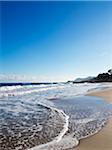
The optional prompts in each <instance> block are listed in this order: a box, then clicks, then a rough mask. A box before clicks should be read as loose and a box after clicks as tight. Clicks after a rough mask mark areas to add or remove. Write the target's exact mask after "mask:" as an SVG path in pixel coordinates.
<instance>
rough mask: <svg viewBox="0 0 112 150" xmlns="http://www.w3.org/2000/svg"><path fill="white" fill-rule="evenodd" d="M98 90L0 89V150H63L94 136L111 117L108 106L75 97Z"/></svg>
mask: <svg viewBox="0 0 112 150" xmlns="http://www.w3.org/2000/svg"><path fill="white" fill-rule="evenodd" d="M100 86H101V85H99V84H97V85H96V84H92V85H91V84H89V85H87V84H85V85H82V84H81V85H59V86H48V87H47V86H41V87H40V88H39V87H22V88H20V87H19V88H17V89H16V87H15V88H14V87H13V88H12V89H10V90H9V87H8V88H7V89H8V91H7V89H6V88H5V89H3V88H2V90H1V93H0V95H1V98H0V150H14V149H17V150H25V149H29V148H32V147H33V148H32V150H41V149H42V150H62V149H63V150H64V149H66V148H70V147H73V146H76V145H77V144H78V141H79V140H80V139H82V138H85V137H88V136H90V135H92V134H95V133H96V132H98V131H99V130H100V129H101V128H102V127H103V126H104V125H105V123H106V121H107V120H108V118H109V117H111V116H112V105H110V104H107V103H106V102H105V101H103V100H101V99H100V98H95V97H94V98H93V97H89V96H76V95H82V93H83V94H84V93H86V92H87V91H88V90H89V89H94V88H98V87H100ZM106 86H107V85H106ZM104 87H105V86H104ZM7 92H8V94H7ZM4 93H5V95H4ZM68 117H69V120H68ZM65 133H66V134H65ZM57 141H58V142H57ZM45 143H46V144H45ZM65 143H66V144H65ZM37 145H40V146H37ZM35 146H36V147H35Z"/></svg>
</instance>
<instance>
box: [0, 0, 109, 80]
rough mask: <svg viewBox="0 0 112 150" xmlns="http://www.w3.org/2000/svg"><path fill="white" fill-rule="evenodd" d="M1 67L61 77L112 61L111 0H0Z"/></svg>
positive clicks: (7, 71) (40, 76)
mask: <svg viewBox="0 0 112 150" xmlns="http://www.w3.org/2000/svg"><path fill="white" fill-rule="evenodd" d="M0 3H1V8H2V11H1V30H0V32H1V50H0V53H1V54H0V67H1V68H0V73H1V74H6V75H11V74H16V75H27V76H36V77H37V78H38V81H44V80H48V81H52V80H53V81H62V80H63V81H64V80H72V79H75V78H76V77H85V76H94V75H97V74H98V73H99V72H104V71H107V70H108V69H110V68H111V67H112V2H59V1H58V2H0Z"/></svg>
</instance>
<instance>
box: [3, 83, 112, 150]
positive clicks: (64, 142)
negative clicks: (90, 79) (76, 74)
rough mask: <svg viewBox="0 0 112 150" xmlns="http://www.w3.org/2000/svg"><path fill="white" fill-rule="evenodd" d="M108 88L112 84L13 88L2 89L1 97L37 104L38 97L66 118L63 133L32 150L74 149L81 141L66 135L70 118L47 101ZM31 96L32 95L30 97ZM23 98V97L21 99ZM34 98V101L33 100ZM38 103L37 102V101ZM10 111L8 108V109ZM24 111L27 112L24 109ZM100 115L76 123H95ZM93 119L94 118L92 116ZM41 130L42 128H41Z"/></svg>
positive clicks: (18, 110) (19, 108)
mask: <svg viewBox="0 0 112 150" xmlns="http://www.w3.org/2000/svg"><path fill="white" fill-rule="evenodd" d="M102 87H103V88H107V87H110V88H111V87H112V84H110V83H109V84H108V83H104V84H99V83H97V84H91V83H86V84H66V85H65V84H62V85H50V86H49V85H40V86H14V87H13V86H12V87H0V97H1V100H2V97H3V98H4V97H12V96H13V97H14V98H15V97H16V98H21V99H22V101H23V102H29V101H30V103H35V101H36V99H37V97H38V104H39V103H40V104H41V105H43V106H45V107H48V108H50V109H51V110H52V111H57V112H58V113H59V115H60V116H62V117H64V120H65V123H64V125H63V129H62V131H61V132H60V133H59V134H58V136H56V137H55V138H54V139H53V140H52V141H51V142H48V143H45V144H42V145H39V146H35V147H33V148H31V149H30V150H62V149H67V148H72V147H73V146H76V145H78V143H79V141H78V139H77V138H76V137H74V136H73V135H65V134H66V132H67V131H68V126H69V116H68V115H66V114H65V113H64V111H62V110H59V109H56V108H54V107H50V104H49V102H48V101H47V100H46V99H52V98H54V99H55V98H63V97H72V96H76V95H83V94H85V93H87V92H88V90H93V89H94V90H97V89H100V88H102ZM30 94H31V95H30ZM19 96H21V97H19ZM32 97H33V99H34V100H32ZM36 102H37V101H36ZM6 109H7V110H8V108H6ZM8 111H10V110H8ZM13 111H15V113H16V112H21V111H22V107H21V106H17V108H16V107H15V109H13ZM24 111H27V110H25V109H24ZM98 116H99V114H98V113H97V114H95V117H93V118H89V119H87V118H85V119H81V120H80V119H79V120H76V123H79V124H80V123H82V124H86V123H88V122H91V121H93V120H94V119H95V118H96V117H98ZM91 117H92V116H91ZM40 129H41V128H40ZM100 129H101V127H99V128H98V129H97V130H96V131H95V132H93V133H91V134H89V135H87V136H85V137H84V136H82V137H80V138H86V137H88V136H90V135H92V134H95V133H97V132H98V131H99V130H100Z"/></svg>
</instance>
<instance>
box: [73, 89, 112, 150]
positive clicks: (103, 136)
mask: <svg viewBox="0 0 112 150" xmlns="http://www.w3.org/2000/svg"><path fill="white" fill-rule="evenodd" d="M86 95H87V96H95V97H100V98H103V100H105V101H106V102H108V103H112V89H110V88H109V89H104V90H101V91H94V92H92V91H91V92H89V93H88V94H86ZM111 139H112V118H110V119H109V120H108V122H107V124H106V126H105V127H104V128H103V129H102V130H101V131H99V132H98V133H96V134H95V135H93V136H90V137H88V138H85V139H82V140H80V143H79V145H78V146H77V147H76V148H73V149H72V150H111V149H112V142H111Z"/></svg>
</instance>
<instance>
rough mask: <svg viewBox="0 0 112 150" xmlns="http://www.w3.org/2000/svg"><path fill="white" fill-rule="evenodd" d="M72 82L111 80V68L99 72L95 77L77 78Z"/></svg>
mask: <svg viewBox="0 0 112 150" xmlns="http://www.w3.org/2000/svg"><path fill="white" fill-rule="evenodd" d="M72 82H73V83H85V82H89V83H98V82H112V69H109V70H108V71H107V72H105V73H100V74H98V75H97V76H96V77H87V78H78V79H76V80H75V81H72Z"/></svg>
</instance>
